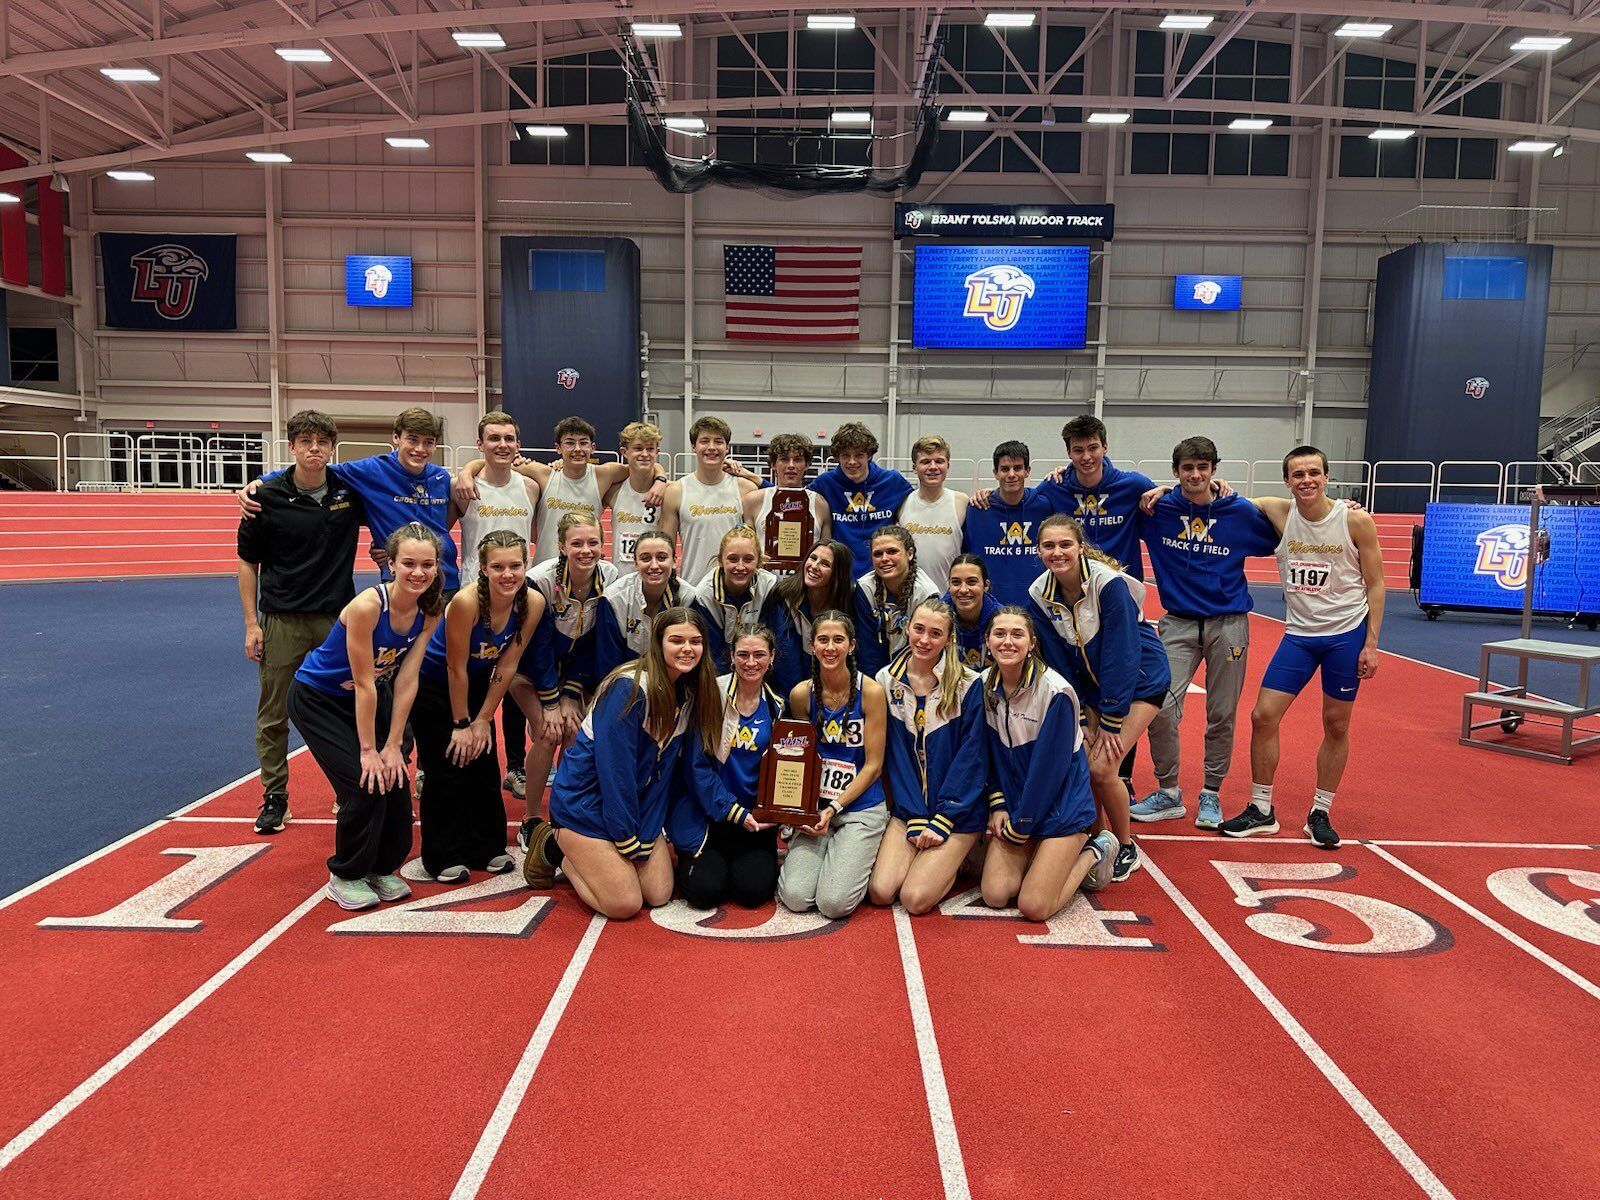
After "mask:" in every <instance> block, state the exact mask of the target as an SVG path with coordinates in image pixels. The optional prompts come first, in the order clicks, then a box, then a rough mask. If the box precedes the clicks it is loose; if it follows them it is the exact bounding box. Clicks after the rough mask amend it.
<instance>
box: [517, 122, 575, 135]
mask: <svg viewBox="0 0 1600 1200" xmlns="http://www.w3.org/2000/svg"><path fill="white" fill-rule="evenodd" d="M522 128H523V130H524V131H525V132H526V133H527V135H528V136H529V137H537V138H561V137H566V136H567V127H566V126H565V125H524V126H523V127H522Z"/></svg>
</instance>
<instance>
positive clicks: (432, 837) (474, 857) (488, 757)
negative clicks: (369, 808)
mask: <svg viewBox="0 0 1600 1200" xmlns="http://www.w3.org/2000/svg"><path fill="white" fill-rule="evenodd" d="M488 691H489V680H488V677H487V676H485V677H483V678H481V679H473V678H472V677H471V676H468V679H467V712H468V713H469V714H471V715H473V716H476V715H477V713H478V710H479V709H480V708H482V707H483V698H484V696H485V695H486V694H487V693H488ZM511 707H513V708H515V707H516V705H515V704H513V705H511ZM411 711H412V718H411V726H412V728H413V729H414V730H415V731H416V734H417V762H418V763H419V765H420V766H421V767H422V769H423V770H424V771H426V772H427V779H426V781H425V782H424V784H423V788H422V800H421V802H420V803H419V805H418V807H419V809H420V810H421V815H422V866H423V869H424V870H426V871H427V872H428V874H429V875H437V874H438V873H439V872H440V871H442V870H444V869H445V868H446V867H471V868H473V869H475V870H480V871H481V870H483V869H484V868H485V867H487V866H488V865H489V860H490V859H491V858H496V857H498V856H499V855H502V854H504V853H505V852H506V808H505V802H504V801H503V800H502V799H501V798H500V759H499V756H498V755H497V754H496V753H495V746H494V743H493V742H492V741H491V742H490V743H489V748H488V749H487V750H485V751H484V752H483V753H482V754H480V755H478V757H477V758H475V759H473V760H472V761H471V762H469V763H468V764H467V765H466V766H464V767H458V766H456V765H455V764H454V763H453V762H451V761H450V755H449V754H448V753H447V752H448V750H449V748H450V737H451V735H452V734H453V733H454V732H455V717H454V715H453V713H452V712H451V709H450V685H449V683H447V682H445V681H443V680H438V681H436V680H432V679H427V678H424V679H422V680H420V681H419V683H418V686H417V702H416V704H415V705H414V706H413V708H412V710H411ZM489 728H490V733H491V734H492V733H493V731H494V723H493V720H492V719H491V721H490V726H489Z"/></svg>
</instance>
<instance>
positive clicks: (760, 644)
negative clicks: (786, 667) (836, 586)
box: [675, 625, 783, 908]
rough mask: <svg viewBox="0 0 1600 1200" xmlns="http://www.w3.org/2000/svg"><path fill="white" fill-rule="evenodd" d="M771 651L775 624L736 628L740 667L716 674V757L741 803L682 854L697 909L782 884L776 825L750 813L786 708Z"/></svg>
mask: <svg viewBox="0 0 1600 1200" xmlns="http://www.w3.org/2000/svg"><path fill="white" fill-rule="evenodd" d="M772 657H773V638H772V631H771V630H770V629H768V628H767V627H766V626H764V625H741V626H739V628H738V629H737V630H735V631H734V636H733V671H732V673H731V674H728V675H723V676H720V677H719V678H718V679H717V690H718V694H719V695H720V696H721V698H722V736H721V740H720V742H719V744H718V747H717V757H718V758H719V759H721V761H722V766H721V771H720V774H721V776H722V782H723V784H724V785H725V786H726V787H727V789H728V792H729V793H730V794H731V796H732V797H733V804H734V807H733V808H732V809H731V810H730V811H729V813H728V817H727V819H726V820H723V821H716V822H714V823H713V824H712V825H711V828H710V830H709V831H708V833H707V836H706V839H705V842H704V844H703V845H702V846H701V847H700V852H699V853H698V854H696V855H694V856H693V857H692V858H691V857H689V856H688V855H686V854H680V856H679V858H678V893H679V894H680V895H681V896H682V897H683V898H684V900H685V901H686V902H687V903H688V904H690V905H691V906H692V907H694V908H716V907H717V906H718V905H720V904H723V903H724V902H725V901H728V900H732V901H733V902H734V903H735V904H738V905H741V906H743V907H744V908H758V907H760V906H761V905H763V904H765V903H766V902H767V901H768V900H771V899H772V893H773V889H774V888H776V887H777V885H778V829H777V826H775V825H764V824H761V823H760V822H758V821H757V820H756V819H755V818H754V817H753V816H751V815H750V810H751V809H753V808H754V807H755V804H756V793H757V788H758V785H759V783H760V781H761V756H762V755H763V754H765V753H766V750H767V747H768V746H769V745H770V744H771V742H772V723H773V722H774V721H776V720H777V719H778V718H779V717H781V716H782V715H783V701H782V700H781V699H779V697H778V694H777V693H776V692H774V691H773V690H772V688H771V687H770V686H768V684H767V676H768V673H769V672H770V671H771V670H772ZM675 840H676V839H675Z"/></svg>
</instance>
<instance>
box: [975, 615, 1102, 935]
mask: <svg viewBox="0 0 1600 1200" xmlns="http://www.w3.org/2000/svg"><path fill="white" fill-rule="evenodd" d="M989 655H990V657H991V658H993V659H994V666H992V667H990V668H989V669H988V670H987V671H985V672H984V673H983V676H982V687H983V712H984V741H985V743H986V748H987V750H988V759H989V788H990V790H989V836H990V837H991V838H992V839H993V840H992V841H991V843H990V845H989V852H988V854H987V855H986V856H985V857H984V860H983V902H984V903H985V904H987V905H989V906H990V907H991V908H1006V907H1008V906H1010V905H1011V904H1012V902H1013V901H1015V903H1016V905H1017V907H1018V908H1019V909H1020V910H1021V911H1022V915H1023V916H1024V917H1026V918H1027V919H1028V920H1030V921H1048V920H1049V919H1050V918H1051V917H1053V916H1055V915H1056V913H1058V912H1060V911H1061V909H1062V908H1064V907H1065V906H1066V904H1067V902H1068V901H1069V900H1071V899H1072V894H1073V893H1074V892H1076V891H1077V890H1078V887H1079V885H1082V886H1083V887H1084V889H1085V890H1086V891H1099V890H1100V889H1101V888H1103V887H1104V886H1105V885H1106V884H1107V883H1109V882H1110V880H1111V871H1112V868H1113V866H1114V865H1115V863H1116V856H1117V847H1116V842H1115V841H1114V839H1113V838H1112V836H1111V835H1110V834H1109V833H1107V832H1104V831H1102V832H1101V833H1098V834H1096V835H1095V837H1094V839H1093V841H1091V840H1090V839H1089V830H1090V829H1091V828H1093V826H1094V823H1095V805H1094V794H1093V792H1092V791H1091V790H1090V787H1089V762H1088V756H1087V755H1086V754H1085V753H1084V747H1083V742H1084V738H1083V731H1082V730H1081V729H1080V728H1079V727H1078V695H1077V693H1076V692H1074V691H1073V690H1072V685H1071V684H1070V683H1068V682H1067V681H1066V680H1065V679H1063V678H1062V677H1061V676H1060V675H1058V674H1056V672H1054V671H1052V670H1051V669H1050V668H1049V667H1047V666H1045V663H1044V660H1043V659H1042V658H1040V657H1039V637H1038V635H1037V634H1036V633H1035V632H1034V628H1033V621H1032V620H1031V619H1030V618H1029V616H1028V614H1027V612H1026V610H1024V609H1021V608H1018V607H1017V606H1016V605H1012V604H1008V605H1006V606H1005V607H1004V608H1002V609H1001V610H1000V611H999V612H998V613H996V614H995V616H994V619H993V620H991V621H990V622H989ZM1116 761H1117V760H1116V759H1113V760H1112V765H1113V766H1115V764H1116Z"/></svg>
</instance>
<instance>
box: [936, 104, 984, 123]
mask: <svg viewBox="0 0 1600 1200" xmlns="http://www.w3.org/2000/svg"><path fill="white" fill-rule="evenodd" d="M944 119H945V120H946V121H950V122H952V123H954V124H956V125H982V124H983V123H984V122H985V121H987V120H988V119H989V114H988V113H986V112H984V111H983V110H982V109H977V108H952V109H951V110H950V111H949V112H947V113H946V114H945V116H944Z"/></svg>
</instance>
